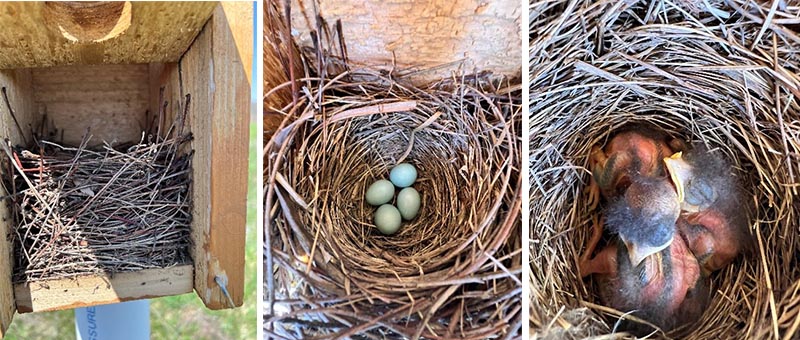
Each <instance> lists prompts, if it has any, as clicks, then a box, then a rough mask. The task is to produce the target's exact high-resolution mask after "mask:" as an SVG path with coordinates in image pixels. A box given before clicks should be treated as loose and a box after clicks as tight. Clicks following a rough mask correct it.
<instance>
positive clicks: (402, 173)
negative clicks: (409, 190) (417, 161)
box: [389, 163, 417, 188]
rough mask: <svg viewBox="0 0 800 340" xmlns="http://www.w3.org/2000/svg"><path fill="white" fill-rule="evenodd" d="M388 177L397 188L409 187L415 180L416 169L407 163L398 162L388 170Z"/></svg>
mask: <svg viewBox="0 0 800 340" xmlns="http://www.w3.org/2000/svg"><path fill="white" fill-rule="evenodd" d="M389 179H390V180H391V181H392V183H393V184H394V185H395V186H396V187H398V188H405V187H409V186H411V185H412V184H414V182H415V181H416V180H417V169H416V168H414V166H413V165H411V164H408V163H400V164H398V165H397V166H395V167H394V168H393V169H392V171H391V172H389Z"/></svg>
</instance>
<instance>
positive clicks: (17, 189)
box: [3, 102, 192, 283]
mask: <svg viewBox="0 0 800 340" xmlns="http://www.w3.org/2000/svg"><path fill="white" fill-rule="evenodd" d="M187 107H188V102H187ZM162 117H163V115H162ZM173 130H182V129H178V128H177V127H176V126H175V125H173V127H172V129H170V130H169V132H167V135H168V136H170V137H168V138H163V137H148V138H149V139H148V140H142V141H141V142H139V143H137V144H134V145H129V146H127V147H125V146H117V147H112V146H111V145H109V144H104V145H102V146H101V147H93V148H89V147H87V145H88V144H89V142H90V139H91V136H90V135H89V134H87V137H85V138H84V140H83V142H82V143H81V145H79V146H78V147H67V146H63V145H60V144H57V143H54V142H50V141H44V140H37V141H36V142H35V146H34V147H32V148H29V149H25V148H22V147H15V148H14V149H13V150H12V149H11V148H9V147H8V142H6V144H3V149H4V150H5V154H6V155H7V156H8V157H7V160H8V162H7V163H6V165H7V166H8V168H7V169H8V170H7V172H6V173H5V176H4V182H5V184H4V186H5V189H6V192H9V193H11V195H10V196H9V197H8V198H7V200H8V201H7V202H8V203H9V205H10V208H11V212H12V214H11V216H12V220H13V223H14V226H15V228H14V236H15V237H14V248H15V254H16V255H15V264H14V281H15V282H16V283H21V282H31V281H39V280H46V279H57V278H66V277H74V276H80V275H86V274H95V273H119V272H130V271H137V270H142V269H150V268H166V267H171V266H176V265H181V264H186V263H190V262H191V259H190V257H189V242H190V231H191V229H190V224H191V220H192V216H191V196H190V193H189V190H190V185H191V176H190V172H191V159H192V152H188V153H187V152H182V151H181V146H182V145H184V144H185V143H187V142H188V141H190V140H191V134H190V133H182V132H180V131H173ZM158 131H161V130H158ZM154 132H155V131H154ZM143 135H146V134H143ZM10 176H13V180H12V179H11V178H9V177H10Z"/></svg>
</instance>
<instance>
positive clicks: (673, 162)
mask: <svg viewBox="0 0 800 340" xmlns="http://www.w3.org/2000/svg"><path fill="white" fill-rule="evenodd" d="M682 156H683V152H678V153H675V154H674V155H672V156H670V157H667V158H664V165H665V166H666V167H667V172H669V177H670V178H672V183H674V184H675V191H676V192H677V193H678V203H683V200H684V198H685V197H686V196H685V191H684V187H685V185H686V182H687V181H688V179H689V176H690V174H691V167H690V166H689V164H688V163H686V161H684V160H683V158H682Z"/></svg>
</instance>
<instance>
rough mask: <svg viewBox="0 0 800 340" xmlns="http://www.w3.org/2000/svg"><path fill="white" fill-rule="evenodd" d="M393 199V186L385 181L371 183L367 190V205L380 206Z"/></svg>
mask: <svg viewBox="0 0 800 340" xmlns="http://www.w3.org/2000/svg"><path fill="white" fill-rule="evenodd" d="M392 197H394V184H392V182H389V181H387V180H385V179H381V180H378V181H376V182H375V183H372V185H370V186H369V188H368V189H367V195H366V198H367V203H369V204H371V205H375V206H377V205H381V204H384V203H388V202H389V201H391V200H392Z"/></svg>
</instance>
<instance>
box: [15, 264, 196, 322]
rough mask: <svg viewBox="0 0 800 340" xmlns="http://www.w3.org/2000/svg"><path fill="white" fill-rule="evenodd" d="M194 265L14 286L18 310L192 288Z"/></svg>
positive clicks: (97, 302)
mask: <svg viewBox="0 0 800 340" xmlns="http://www.w3.org/2000/svg"><path fill="white" fill-rule="evenodd" d="M193 280H194V279H193V275H192V266H191V265H183V266H176V267H172V268H164V269H145V270H140V271H137V272H130V273H117V274H114V275H108V274H98V275H87V276H80V277H75V278H68V279H56V280H47V281H38V282H33V283H23V284H16V285H14V293H15V295H16V302H17V311H19V312H20V313H30V312H44V311H54V310H61V309H70V308H78V307H87V306H95V305H102V304H108V303H117V302H123V301H129V300H139V299H151V298H156V297H161V296H168V295H177V294H184V293H188V292H191V291H192V282H193Z"/></svg>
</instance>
